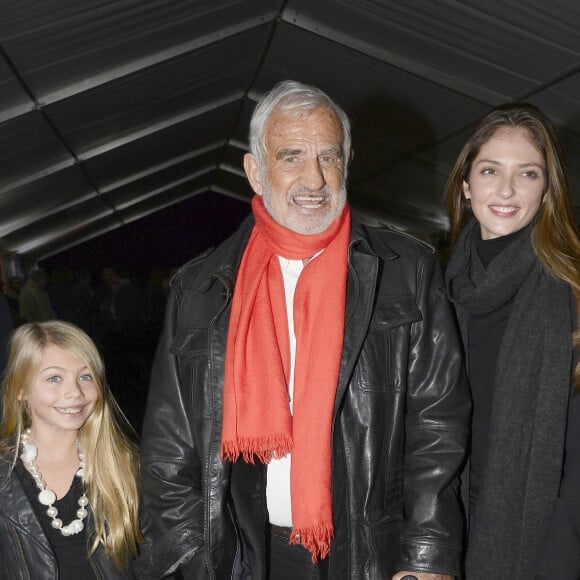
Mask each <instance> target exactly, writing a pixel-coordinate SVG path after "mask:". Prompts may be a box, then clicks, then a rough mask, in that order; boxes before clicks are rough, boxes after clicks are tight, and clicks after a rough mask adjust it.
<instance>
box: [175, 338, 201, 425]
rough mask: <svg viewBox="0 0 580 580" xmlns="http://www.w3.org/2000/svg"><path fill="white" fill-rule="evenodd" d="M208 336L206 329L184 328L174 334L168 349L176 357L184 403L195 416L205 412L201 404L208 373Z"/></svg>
mask: <svg viewBox="0 0 580 580" xmlns="http://www.w3.org/2000/svg"><path fill="white" fill-rule="evenodd" d="M208 336H209V334H208V329H207V328H184V329H182V330H179V331H178V332H177V333H176V335H175V337H174V339H173V342H172V344H171V348H170V352H171V354H173V355H175V356H176V357H177V367H178V372H179V382H180V384H181V385H183V388H184V392H183V398H184V401H187V402H188V403H187V404H188V405H190V406H191V409H190V411H191V412H192V413H194V412H195V413H196V414H197V413H199V411H200V410H203V411H204V412H205V411H207V408H206V405H204V404H203V397H204V394H203V385H205V384H206V380H208V373H209V358H208V348H209V346H208V340H209V339H208Z"/></svg>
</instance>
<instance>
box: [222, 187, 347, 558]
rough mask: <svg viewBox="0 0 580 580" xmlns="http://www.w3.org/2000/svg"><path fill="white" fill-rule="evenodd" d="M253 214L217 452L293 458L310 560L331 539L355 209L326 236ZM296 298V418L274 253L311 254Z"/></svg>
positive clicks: (297, 520)
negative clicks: (336, 413)
mask: <svg viewBox="0 0 580 580" xmlns="http://www.w3.org/2000/svg"><path fill="white" fill-rule="evenodd" d="M252 210H253V212H254V216H255V218H256V225H255V226H254V228H253V230H252V233H251V236H250V240H249V242H248V245H247V247H246V250H245V252H244V255H243V257H242V261H241V264H240V269H239V272H238V277H237V280H236V286H235V291H234V296H233V301H232V312H231V318H230V325H229V330H228V340H227V348H226V361H225V384H224V411H223V413H224V414H223V428H222V448H221V453H222V457H223V458H224V459H228V460H229V461H235V460H236V459H238V458H239V456H240V455H242V456H243V458H244V460H245V461H247V462H249V463H254V461H255V458H257V459H258V460H259V461H261V462H262V463H267V462H268V461H269V460H270V459H271V458H272V457H281V456H283V455H285V454H286V453H288V452H289V451H291V452H292V463H291V472H290V489H291V496H292V521H293V529H292V534H291V537H290V543H300V544H302V545H304V546H305V547H306V548H307V549H308V550H310V552H311V553H312V561H313V562H315V561H317V560H318V559H321V558H324V557H326V556H327V554H328V552H329V550H330V540H331V538H332V537H333V535H334V525H333V521H332V494H331V474H330V464H331V441H330V438H331V425H332V414H333V407H334V399H335V394H336V387H337V383H338V375H339V370H340V360H341V355H342V345H343V339H344V313H345V298H346V275H347V254H348V244H349V238H350V210H349V209H348V206H345V208H344V210H343V212H342V214H341V215H340V216H339V217H337V218H336V219H335V220H334V221H333V222H332V223H331V225H330V226H329V228H328V229H327V230H326V231H324V232H323V233H321V234H315V235H303V234H298V233H296V232H293V231H291V230H289V229H287V228H285V227H283V226H281V225H280V224H278V223H277V222H276V221H275V220H274V219H273V218H272V217H271V216H270V214H269V213H268V212H267V211H266V209H265V208H264V204H263V201H262V198H261V197H260V196H254V198H253V199H252ZM320 250H324V251H323V252H322V253H321V254H320V255H319V256H317V257H316V258H315V259H313V260H312V261H311V262H308V264H307V265H306V266H305V267H304V270H303V271H302V273H301V275H300V278H299V280H298V284H297V286H296V292H295V295H294V327H295V333H296V362H295V368H294V407H293V411H294V415H293V416H292V415H291V414H290V410H289V404H288V378H289V376H290V342H289V338H288V320H287V315H286V299H285V295H284V281H283V278H282V271H281V268H280V263H279V260H278V256H282V257H284V258H288V259H293V260H297V259H306V258H311V257H312V256H314V255H315V254H316V253H317V252H319V251H320Z"/></svg>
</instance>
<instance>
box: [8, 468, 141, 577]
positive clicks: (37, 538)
mask: <svg viewBox="0 0 580 580" xmlns="http://www.w3.org/2000/svg"><path fill="white" fill-rule="evenodd" d="M86 521H87V525H88V526H89V527H90V526H91V524H92V518H91V513H90V512H89V517H88V518H87V520H86ZM90 563H91V566H92V568H93V570H94V572H95V576H96V577H97V578H98V579H99V580H130V579H133V578H135V576H134V574H133V573H132V571H128V572H126V573H125V572H121V571H119V570H118V569H117V568H116V567H115V566H114V564H113V563H112V562H111V561H110V560H109V559H108V558H107V557H106V555H105V551H104V549H103V548H102V547H99V548H98V549H97V551H96V552H95V554H94V555H93V556H92V557H91V559H90ZM59 577H60V576H59V572H58V564H57V560H56V557H55V555H54V552H53V550H52V548H51V546H50V543H49V541H48V538H47V537H46V534H45V533H44V530H43V529H42V526H41V525H40V522H39V521H38V518H37V517H36V513H35V512H34V509H33V507H32V506H31V505H30V501H29V500H28V497H27V495H26V492H25V491H24V489H23V487H22V485H21V483H20V480H19V479H18V476H17V475H16V473H14V472H13V471H11V470H10V459H9V458H6V457H3V458H0V578H6V580H8V579H9V580H58V578H59Z"/></svg>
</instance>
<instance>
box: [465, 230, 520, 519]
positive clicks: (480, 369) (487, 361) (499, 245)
mask: <svg viewBox="0 0 580 580" xmlns="http://www.w3.org/2000/svg"><path fill="white" fill-rule="evenodd" d="M521 232H522V230H520V231H518V232H515V233H513V234H509V235H507V236H502V237H499V238H493V239H491V240H482V239H481V233H480V234H479V236H478V239H477V253H478V255H479V258H480V260H481V262H482V264H483V266H484V267H485V268H487V267H488V266H489V264H490V263H491V262H492V260H493V259H494V258H495V257H496V256H498V255H499V254H500V252H501V251H502V250H504V249H505V248H506V247H507V246H509V245H510V244H511V243H512V242H513V241H514V240H516V239H517V238H518V237H519V234H520V233H521ZM513 302H514V299H511V300H509V301H508V302H506V303H505V304H504V305H502V306H501V307H500V308H498V309H497V310H494V311H492V312H485V313H484V314H470V315H469V320H468V323H467V324H468V327H467V336H468V364H469V381H470V384H471V393H472V398H473V417H472V428H471V429H472V431H471V459H470V475H469V477H470V479H469V504H470V511H471V510H472V509H473V506H474V505H475V503H476V501H477V497H478V495H479V490H480V485H481V480H482V476H483V470H484V469H485V458H486V455H487V444H488V431H489V425H490V422H491V414H492V408H493V394H494V388H495V375H496V370H497V361H498V358H499V352H500V347H501V342H502V339H503V335H504V333H505V329H506V326H507V322H508V318H509V315H510V313H511V311H512V306H513Z"/></svg>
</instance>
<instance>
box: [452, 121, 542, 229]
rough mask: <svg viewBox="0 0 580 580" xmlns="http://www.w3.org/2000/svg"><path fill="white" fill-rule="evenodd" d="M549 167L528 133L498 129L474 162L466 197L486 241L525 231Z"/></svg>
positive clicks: (540, 197)
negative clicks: (523, 229)
mask: <svg viewBox="0 0 580 580" xmlns="http://www.w3.org/2000/svg"><path fill="white" fill-rule="evenodd" d="M546 182H547V177H546V166H545V163H544V159H543V157H542V154H541V153H540V152H539V151H538V150H537V149H536V148H535V147H534V145H533V144H532V141H531V138H530V134H529V133H528V131H527V130H526V129H521V128H520V129H508V128H506V129H499V130H498V131H497V132H496V133H495V134H494V135H492V137H491V138H490V139H489V141H488V142H487V143H486V144H485V145H484V146H483V147H482V148H481V149H480V151H479V153H478V155H477V156H476V157H475V159H474V160H473V164H472V165H471V171H470V173H469V182H466V181H464V182H463V194H464V195H465V198H466V199H470V200H471V208H472V210H473V215H474V216H475V218H476V219H477V221H478V222H479V225H480V227H481V237H482V238H483V239H484V240H490V239H492V238H499V237H501V236H505V235H507V234H512V233H514V232H517V231H519V230H521V229H522V228H524V227H526V226H527V225H528V224H529V223H530V222H531V221H532V220H533V219H534V217H535V215H536V214H537V213H538V209H539V207H540V204H541V203H542V199H543V197H544V193H545V190H546Z"/></svg>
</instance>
